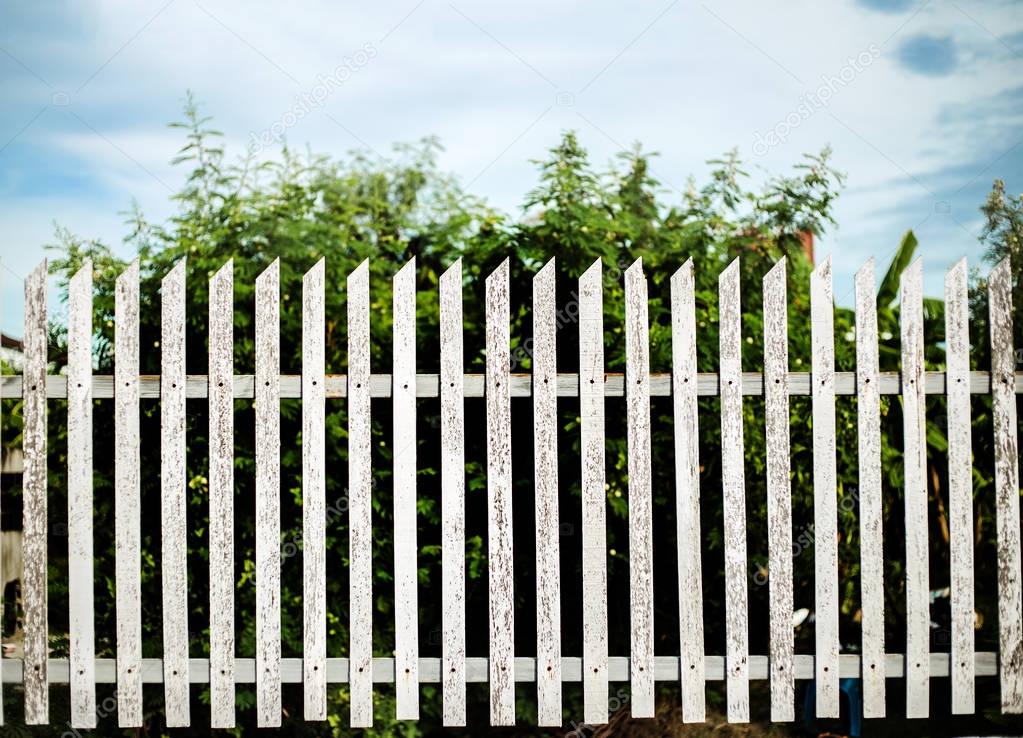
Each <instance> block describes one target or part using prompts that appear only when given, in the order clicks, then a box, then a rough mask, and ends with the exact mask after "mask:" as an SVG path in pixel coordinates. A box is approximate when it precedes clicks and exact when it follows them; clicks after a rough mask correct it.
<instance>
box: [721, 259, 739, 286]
mask: <svg viewBox="0 0 1023 738" xmlns="http://www.w3.org/2000/svg"><path fill="white" fill-rule="evenodd" d="M739 258H740V257H738V256H736V257H735V258H734V259H732V261H731V262H729V264H728V266H726V267H725V268H724V270H723V271H722V272H721V274H719V275H718V285H719V286H721V285H723V284H724V283H725V282H727V281H729V280H732V279H738V278H739Z"/></svg>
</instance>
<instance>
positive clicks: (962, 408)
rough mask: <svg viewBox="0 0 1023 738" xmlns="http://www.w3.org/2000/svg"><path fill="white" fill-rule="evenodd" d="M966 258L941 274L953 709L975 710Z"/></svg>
mask: <svg viewBox="0 0 1023 738" xmlns="http://www.w3.org/2000/svg"><path fill="white" fill-rule="evenodd" d="M968 276H969V275H968V274H967V271H966V258H965V257H964V258H963V259H961V260H960V261H958V262H957V263H956V265H955V266H953V267H952V268H951V269H950V270H949V271H948V273H947V274H946V275H945V366H946V371H947V372H948V397H947V398H946V407H945V413H946V418H947V422H946V428H947V438H948V517H949V520H948V527H949V543H950V547H949V548H950V567H951V585H952V586H951V589H952V592H951V610H952V622H951V625H952V712H953V713H960V714H963V713H972V712H973V710H974V674H973V673H974V659H973V647H974V640H973V628H974V601H973V533H974V531H973V453H972V449H971V445H972V441H971V434H970V425H971V418H970V392H969V374H970V326H969V314H970V312H969V311H970V307H969V296H968V293H967V284H966V281H967V278H968Z"/></svg>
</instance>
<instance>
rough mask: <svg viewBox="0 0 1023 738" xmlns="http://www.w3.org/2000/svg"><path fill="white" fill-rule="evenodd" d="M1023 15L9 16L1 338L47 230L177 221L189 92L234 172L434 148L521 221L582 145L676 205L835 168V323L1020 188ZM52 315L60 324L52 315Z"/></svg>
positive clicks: (972, 10)
mask: <svg viewBox="0 0 1023 738" xmlns="http://www.w3.org/2000/svg"><path fill="white" fill-rule="evenodd" d="M1021 11H1023V5H1021V4H1020V3H1019V2H1006V1H1005V0H983V1H981V0H956V1H955V2H950V1H949V0H817V1H816V2H813V1H811V0H790V1H789V2H785V3H784V4H782V3H764V2H755V1H752V0H728V1H726V2H710V1H708V2H689V1H687V0H652V1H650V2H647V1H646V0H633V1H632V2H629V3H610V2H605V1H595V2H594V1H591V2H586V3H583V2H579V1H578V0H569V1H566V2H551V1H547V2H533V1H532V0H521V1H520V2H516V3H486V2H477V1H474V0H455V1H454V2H447V1H446V0H400V1H398V2H387V1H379V2H375V3H360V4H354V3H346V4H342V3H336V2H334V3H328V2H322V3H320V2H307V3H303V4H301V5H299V4H291V3H281V2H274V3H269V2H245V3H242V2H221V1H220V0H198V1H197V0H158V1H157V2H142V1H138V0H135V1H133V2H107V1H104V2H94V1H91V0H78V1H76V2H60V1H59V0H56V1H54V2H33V3H23V2H14V1H13V0H0V90H2V103H0V328H2V329H3V331H4V332H5V333H8V334H12V335H15V336H20V335H21V333H22V320H23V313H22V307H21V300H22V294H23V284H22V280H23V278H24V276H25V275H26V274H28V273H29V272H30V271H31V270H32V268H33V267H34V266H35V265H36V264H38V263H39V261H40V260H42V259H43V258H44V257H45V256H46V252H45V251H44V248H43V247H44V245H45V244H47V243H52V242H53V240H54V238H53V233H54V228H55V225H60V226H61V227H66V228H68V229H70V230H71V231H72V232H74V233H76V234H78V235H79V236H82V237H86V238H97V239H100V240H102V241H104V242H105V243H107V244H109V245H111V246H113V247H114V248H115V249H117V250H118V251H119V252H120V253H123V254H124V255H125V256H127V255H128V250H127V248H126V247H125V246H124V245H123V243H122V239H123V238H124V236H125V235H126V234H127V228H126V227H125V225H124V215H123V213H124V211H126V210H127V209H128V208H129V207H131V205H132V203H133V202H137V203H138V205H139V207H140V208H141V209H142V211H143V212H144V213H145V214H146V216H147V217H148V219H149V220H150V221H159V220H162V219H164V218H167V217H168V216H169V215H170V214H171V213H172V212H173V204H172V203H171V201H170V199H169V198H170V195H171V194H172V193H173V192H174V191H176V190H177V189H178V188H179V186H180V185H181V184H182V182H183V179H184V176H185V174H186V171H185V170H184V169H183V168H181V167H174V166H172V165H171V163H170V161H171V159H172V158H173V156H174V155H175V153H176V152H177V150H178V149H179V148H180V147H181V145H182V137H181V135H180V133H181V132H180V131H178V130H174V129H170V128H168V127H167V123H168V122H170V121H174V120H180V118H181V109H182V105H183V101H184V99H185V96H186V94H187V93H188V91H191V92H192V93H193V94H194V95H195V97H196V98H197V99H198V100H199V102H200V103H201V105H202V109H203V111H204V112H205V113H207V114H209V115H212V116H213V117H214V123H215V125H216V127H217V128H218V129H220V130H221V131H223V132H224V134H225V144H226V147H227V152H228V157H229V158H232V157H235V156H237V157H240V156H241V155H242V154H243V153H244V152H245V150H246V149H247V148H250V147H252V148H254V149H258V150H260V151H261V155H263V156H273V155H274V152H276V151H278V150H279V146H280V144H281V142H282V141H283V140H286V141H287V142H288V144H289V145H291V146H299V147H304V146H306V145H308V146H309V147H310V148H311V149H312V150H314V151H316V152H321V153H327V154H332V155H336V156H339V157H340V156H344V155H345V154H346V153H347V152H349V151H351V150H353V149H366V150H370V151H373V152H377V153H380V154H386V153H387V152H389V151H390V150H391V147H392V145H393V144H395V143H399V142H414V141H417V140H419V139H421V138H422V137H424V136H437V137H438V138H439V139H440V141H441V143H442V144H443V145H444V147H445V150H444V153H443V154H442V155H441V157H440V166H441V168H442V169H444V170H446V171H448V172H451V173H453V174H454V175H456V176H457V177H458V178H459V180H460V181H461V183H462V184H463V186H465V187H466V188H467V189H468V190H469V191H471V192H473V193H474V194H477V195H480V196H483V197H485V198H486V199H487V200H488V201H489V202H490V203H491V204H493V205H495V206H497V207H499V208H501V209H503V210H505V211H506V212H508V213H510V214H512V215H513V216H516V217H518V216H521V214H522V212H521V209H520V205H521V203H522V201H523V198H524V195H525V193H526V192H528V191H529V190H530V189H531V188H532V187H533V186H534V185H535V183H536V181H537V172H536V166H535V164H533V163H531V160H535V159H539V158H543V157H544V156H545V155H546V151H547V149H549V148H550V147H552V146H553V145H555V144H556V143H557V141H558V139H559V138H560V136H561V135H562V133H563V132H564V131H566V130H575V131H576V132H577V133H578V135H579V137H580V140H581V142H582V143H583V145H584V146H585V147H586V148H587V149H588V150H589V151H590V154H591V157H592V160H593V161H594V163H596V164H597V165H604V164H606V163H610V162H611V161H612V160H613V159H614V156H615V154H616V153H617V152H619V151H622V150H623V149H626V148H629V147H630V146H631V145H632V144H633V143H634V142H640V143H641V144H642V145H643V148H644V149H645V150H647V151H652V152H657V153H658V156H657V158H656V159H655V161H654V163H653V173H654V175H655V176H656V177H657V178H658V179H660V180H661V181H662V183H663V184H664V186H665V193H664V200H665V201H666V202H673V201H677V200H678V198H679V197H680V195H679V193H680V192H681V191H684V189H685V187H686V182H687V179H688V178H689V177H690V176H694V177H695V178H696V180H697V182H700V181H701V179H703V178H704V177H705V176H706V173H707V171H708V166H707V164H706V161H707V160H708V159H711V158H713V157H716V156H719V155H720V154H722V153H723V152H725V151H727V150H729V149H731V148H733V147H735V148H737V149H738V151H739V153H740V155H741V156H742V157H743V158H744V159H745V161H746V162H747V167H748V168H749V170H750V171H751V173H752V174H753V175H754V177H755V179H757V180H763V179H765V178H767V177H769V176H771V175H776V174H780V173H783V172H786V171H788V170H790V168H791V166H792V165H793V164H795V163H797V162H798V161H799V159H800V156H801V154H802V153H803V152H811V151H817V150H819V149H820V148H821V147H823V146H825V145H831V146H832V147H833V149H834V164H835V166H836V167H837V168H838V169H839V170H841V171H842V172H844V173H845V174H846V176H847V186H846V189H845V191H844V192H843V194H842V196H841V198H840V199H839V202H838V205H837V208H836V217H837V219H838V226H837V228H834V229H832V230H831V231H829V232H828V233H827V234H826V235H825V236H824V237H823V238H822V239H820V240H819V242H818V247H817V256H818V259H820V258H822V257H823V256H826V255H828V254H830V255H831V256H832V258H833V264H834V274H835V286H834V292H835V296H836V300H837V301H838V302H839V303H840V304H850V303H851V300H852V276H853V274H854V273H855V271H856V270H857V269H858V268H859V266H860V265H861V264H862V263H863V262H864V261H865V260H866V259H867V258H868V257H870V256H874V257H875V258H876V259H877V260H878V262H879V267H878V268H879V270H881V269H883V268H885V267H886V266H887V263H888V261H889V260H890V258H891V256H892V253H893V251H894V250H895V248H896V247H897V245H898V242H899V239H900V237H901V235H902V234H903V233H904V232H905V231H906V230H908V229H913V230H914V231H915V232H916V234H917V236H918V238H919V240H920V243H921V246H920V251H919V253H920V254H921V255H922V256H923V258H924V271H925V290H926V292H927V293H928V294H929V295H935V296H940V295H941V293H942V283H943V274H944V272H945V270H946V269H947V268H948V267H950V266H951V265H952V264H953V263H954V262H955V261H956V260H958V259H959V258H961V257H963V256H966V257H968V259H969V260H970V263H971V265H973V266H977V267H980V268H981V270H982V272H983V271H986V270H987V269H988V268H989V267H988V265H985V264H983V263H982V262H981V256H982V253H983V249H982V247H981V245H980V244H979V242H978V235H979V233H980V231H981V227H982V219H981V215H980V213H979V210H978V208H979V206H980V205H981V204H982V202H983V200H984V197H985V195H986V193H987V192H988V191H989V190H990V187H991V183H992V180H993V179H995V178H996V177H998V178H1002V179H1005V180H1006V183H1007V186H1008V188H1009V190H1010V191H1011V192H1013V193H1019V192H1020V191H1021V190H1023V74H1021V71H1023V12H1021ZM51 304H54V305H56V299H55V296H52V295H51Z"/></svg>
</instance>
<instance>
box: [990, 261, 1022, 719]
mask: <svg viewBox="0 0 1023 738" xmlns="http://www.w3.org/2000/svg"><path fill="white" fill-rule="evenodd" d="M1012 282H1013V276H1012V266H1011V264H1010V262H1009V259H1008V258H1006V259H1004V260H1002V261H1001V262H999V263H998V264H997V265H996V266H995V268H994V269H992V270H991V275H990V276H989V277H988V299H989V310H990V311H991V312H990V322H991V380H992V381H991V394H992V400H991V402H992V413H993V417H994V441H995V510H996V520H997V524H996V525H997V530H998V644H999V648H998V650H999V660H998V665H999V669H998V671H999V677H1000V679H1001V696H1002V712H1004V713H1020V712H1023V592H1021V581H1020V576H1021V573H1020V569H1021V566H1023V564H1021V561H1020V521H1019V439H1018V436H1017V428H1016V395H1015V394H1014V393H1013V390H1012V379H1013V372H1014V371H1015V363H1016V352H1015V347H1014V341H1013V332H1012V307H1013V306H1012Z"/></svg>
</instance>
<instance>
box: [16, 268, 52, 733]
mask: <svg viewBox="0 0 1023 738" xmlns="http://www.w3.org/2000/svg"><path fill="white" fill-rule="evenodd" d="M46 271H47V264H46V261H45V260H44V261H43V262H42V263H41V264H40V265H39V266H37V267H36V268H35V269H34V270H33V271H32V272H31V274H29V275H28V277H27V278H26V279H25V368H24V370H23V373H22V396H23V397H24V403H23V404H24V406H23V410H22V413H23V417H24V429H23V430H22V437H23V441H22V448H23V453H24V457H25V461H24V465H25V471H24V478H23V482H22V492H21V496H22V510H23V513H22V514H23V523H22V536H23V538H22V541H23V543H22V559H23V562H24V563H23V567H24V573H23V575H22V576H23V577H24V579H23V581H22V582H21V598H22V609H23V611H24V625H23V628H22V632H23V638H24V640H23V649H24V653H25V658H24V673H25V676H24V680H25V724H26V725H45V724H47V723H48V722H49V721H50V691H49V683H48V682H49V675H48V670H47V657H48V656H49V650H50V649H49V643H48V641H49V634H48V628H47V607H48V604H47V603H48V599H49V598H48V596H47V575H46V574H47V572H46V568H47V552H46V543H47V532H48V526H47V520H46V508H47V504H46V502H47V500H46V497H47V478H46V477H47V470H46V466H47V465H46V447H47V443H46V435H47V434H46V420H47V418H46V366H47V351H46V345H47V342H46V338H47V324H46Z"/></svg>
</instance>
